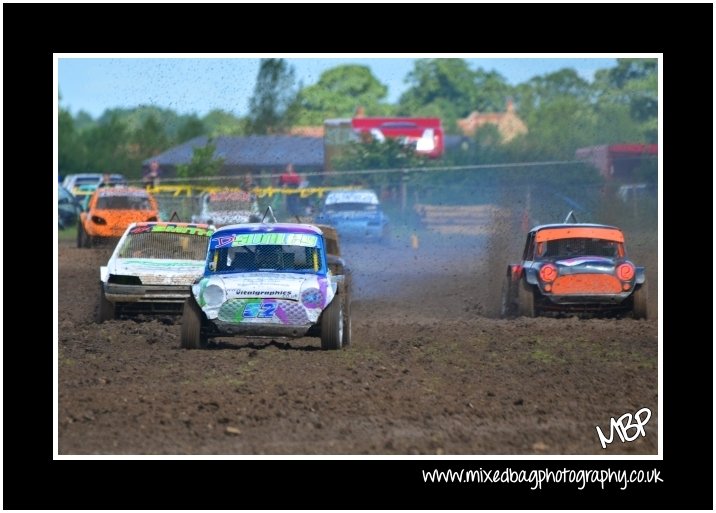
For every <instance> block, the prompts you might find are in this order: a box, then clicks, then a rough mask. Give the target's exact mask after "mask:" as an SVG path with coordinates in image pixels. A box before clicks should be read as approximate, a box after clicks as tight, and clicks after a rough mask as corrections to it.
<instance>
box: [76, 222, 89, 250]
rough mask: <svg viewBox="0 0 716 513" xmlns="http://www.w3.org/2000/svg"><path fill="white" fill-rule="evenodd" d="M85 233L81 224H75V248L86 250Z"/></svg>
mask: <svg viewBox="0 0 716 513" xmlns="http://www.w3.org/2000/svg"><path fill="white" fill-rule="evenodd" d="M87 239H88V237H87V232H85V227H84V226H82V222H81V221H80V222H78V223H77V247H78V248H86V247H88V245H87Z"/></svg>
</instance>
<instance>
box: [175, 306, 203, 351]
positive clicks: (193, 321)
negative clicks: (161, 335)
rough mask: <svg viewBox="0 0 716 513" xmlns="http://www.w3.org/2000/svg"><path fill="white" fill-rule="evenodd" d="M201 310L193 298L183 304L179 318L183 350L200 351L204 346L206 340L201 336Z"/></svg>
mask: <svg viewBox="0 0 716 513" xmlns="http://www.w3.org/2000/svg"><path fill="white" fill-rule="evenodd" d="M201 316H202V312H201V308H199V305H197V304H196V301H194V298H191V297H190V298H189V299H187V300H186V302H185V303H184V312H183V314H182V318H181V336H180V338H181V346H182V347H183V348H184V349H201V348H202V347H204V346H206V339H205V338H204V337H202V334H201Z"/></svg>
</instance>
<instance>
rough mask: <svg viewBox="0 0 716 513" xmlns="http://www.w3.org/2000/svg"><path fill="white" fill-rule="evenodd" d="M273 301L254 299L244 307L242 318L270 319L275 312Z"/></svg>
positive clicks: (274, 301) (274, 302)
mask: <svg viewBox="0 0 716 513" xmlns="http://www.w3.org/2000/svg"><path fill="white" fill-rule="evenodd" d="M276 306H278V305H277V304H276V300H275V299H254V300H253V301H247V302H246V306H244V313H243V317H244V318H250V319H252V318H258V319H270V318H271V317H273V315H274V313H275V312H276Z"/></svg>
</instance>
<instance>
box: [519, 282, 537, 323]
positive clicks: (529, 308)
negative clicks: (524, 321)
mask: <svg viewBox="0 0 716 513" xmlns="http://www.w3.org/2000/svg"><path fill="white" fill-rule="evenodd" d="M517 308H518V310H519V314H520V315H522V316H524V317H535V315H536V314H537V312H536V311H535V293H534V289H533V288H532V285H530V284H528V283H527V282H526V281H525V280H524V279H521V280H520V283H519V285H517Z"/></svg>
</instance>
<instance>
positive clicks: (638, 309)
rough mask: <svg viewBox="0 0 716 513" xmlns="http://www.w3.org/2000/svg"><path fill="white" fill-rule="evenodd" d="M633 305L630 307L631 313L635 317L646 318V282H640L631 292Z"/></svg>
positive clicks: (647, 308)
mask: <svg viewBox="0 0 716 513" xmlns="http://www.w3.org/2000/svg"><path fill="white" fill-rule="evenodd" d="M633 301H634V306H633V308H632V315H633V316H634V318H635V319H648V318H649V306H648V302H649V290H648V289H647V287H646V282H644V283H642V284H641V286H640V287H639V288H637V289H635V290H634V294H633Z"/></svg>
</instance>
